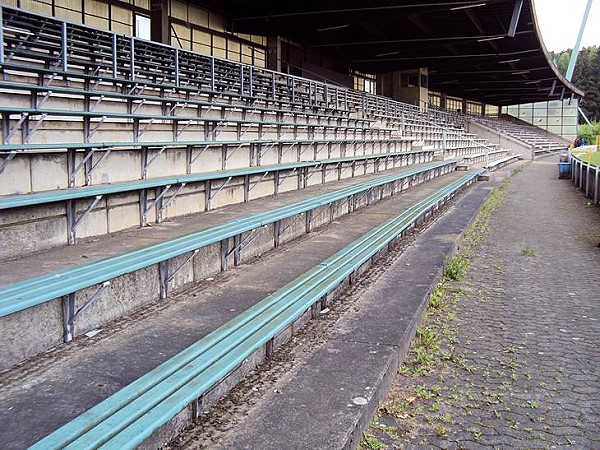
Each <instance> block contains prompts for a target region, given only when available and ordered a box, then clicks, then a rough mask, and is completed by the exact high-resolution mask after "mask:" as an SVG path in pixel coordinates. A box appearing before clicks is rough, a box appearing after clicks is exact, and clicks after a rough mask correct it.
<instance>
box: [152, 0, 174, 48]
mask: <svg viewBox="0 0 600 450" xmlns="http://www.w3.org/2000/svg"><path fill="white" fill-rule="evenodd" d="M150 38H151V39H152V40H153V41H155V42H160V43H161V44H167V45H169V44H171V30H170V27H169V0H151V2H150Z"/></svg>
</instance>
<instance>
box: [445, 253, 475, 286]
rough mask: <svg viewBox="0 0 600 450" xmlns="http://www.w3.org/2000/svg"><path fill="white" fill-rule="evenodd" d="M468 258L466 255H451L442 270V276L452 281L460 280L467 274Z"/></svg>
mask: <svg viewBox="0 0 600 450" xmlns="http://www.w3.org/2000/svg"><path fill="white" fill-rule="evenodd" d="M468 267H469V258H468V257H467V256H466V255H452V257H451V258H450V259H449V260H448V262H447V263H446V267H445V268H444V275H445V276H446V277H447V278H449V279H450V280H453V281H459V280H461V279H462V278H463V277H464V276H465V274H466V273H467V268H468Z"/></svg>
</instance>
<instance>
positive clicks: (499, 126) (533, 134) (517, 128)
mask: <svg viewBox="0 0 600 450" xmlns="http://www.w3.org/2000/svg"><path fill="white" fill-rule="evenodd" d="M472 120H475V121H477V122H479V123H482V124H484V125H486V126H488V127H490V128H493V129H495V130H497V131H500V132H501V133H504V134H507V135H508V136H511V137H513V138H515V139H518V140H520V141H522V142H525V143H526V144H528V145H530V146H532V147H533V156H535V155H539V154H543V153H548V152H555V151H561V150H566V148H567V145H566V144H565V142H564V141H562V140H561V138H560V137H558V136H557V137H556V139H552V138H551V137H550V135H549V134H547V133H545V132H543V131H542V130H541V129H538V128H537V127H535V126H533V125H525V124H517V123H515V122H510V121H507V120H503V119H492V118H483V117H475V118H472Z"/></svg>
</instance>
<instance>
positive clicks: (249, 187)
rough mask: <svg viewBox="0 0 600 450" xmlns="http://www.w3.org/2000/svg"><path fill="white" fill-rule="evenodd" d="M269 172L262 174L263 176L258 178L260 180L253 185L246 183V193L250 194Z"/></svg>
mask: <svg viewBox="0 0 600 450" xmlns="http://www.w3.org/2000/svg"><path fill="white" fill-rule="evenodd" d="M270 173H271V172H269V171H267V172H265V173H264V174H263V176H262V177H261V178H260V180H258V181H255V182H254V183H253V184H250V182H248V191H247V192H250V191H251V190H252V189H254V188H255V187H256V186H257V185H258V184H259V183H260V182H261V181H263V180H264V179H265V178H266V177H267V175H269V174H270Z"/></svg>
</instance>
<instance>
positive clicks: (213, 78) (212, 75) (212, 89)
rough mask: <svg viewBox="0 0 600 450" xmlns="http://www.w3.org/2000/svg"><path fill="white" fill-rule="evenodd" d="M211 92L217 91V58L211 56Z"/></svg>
mask: <svg viewBox="0 0 600 450" xmlns="http://www.w3.org/2000/svg"><path fill="white" fill-rule="evenodd" d="M210 90H211V91H214V90H215V58H214V56H211V58H210Z"/></svg>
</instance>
